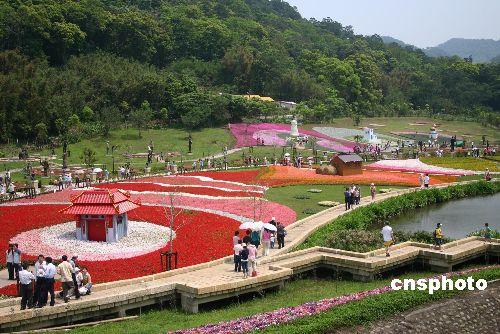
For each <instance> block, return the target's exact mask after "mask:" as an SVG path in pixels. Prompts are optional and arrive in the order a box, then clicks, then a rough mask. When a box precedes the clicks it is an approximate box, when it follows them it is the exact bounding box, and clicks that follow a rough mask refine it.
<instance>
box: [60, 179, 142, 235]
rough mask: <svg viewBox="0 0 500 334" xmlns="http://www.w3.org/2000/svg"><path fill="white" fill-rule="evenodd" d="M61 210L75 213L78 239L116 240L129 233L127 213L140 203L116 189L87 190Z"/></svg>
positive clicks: (71, 213)
mask: <svg viewBox="0 0 500 334" xmlns="http://www.w3.org/2000/svg"><path fill="white" fill-rule="evenodd" d="M71 203H72V204H71V205H70V206H69V207H67V208H65V209H63V210H61V212H62V213H65V214H68V215H75V216H76V238H77V239H78V240H89V241H101V242H104V241H105V242H116V241H118V240H120V239H121V238H122V237H125V236H127V235H128V215H127V212H129V211H132V210H134V209H136V208H138V207H139V206H140V204H139V203H136V202H133V201H132V200H130V194H128V193H125V192H122V191H120V190H117V189H96V190H88V191H84V192H82V193H81V194H79V195H78V196H76V197H74V198H72V199H71Z"/></svg>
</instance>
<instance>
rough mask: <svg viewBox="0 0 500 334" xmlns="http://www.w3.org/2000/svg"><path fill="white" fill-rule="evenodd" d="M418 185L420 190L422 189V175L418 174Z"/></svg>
mask: <svg viewBox="0 0 500 334" xmlns="http://www.w3.org/2000/svg"><path fill="white" fill-rule="evenodd" d="M418 184H419V185H420V189H424V174H422V173H420V174H418Z"/></svg>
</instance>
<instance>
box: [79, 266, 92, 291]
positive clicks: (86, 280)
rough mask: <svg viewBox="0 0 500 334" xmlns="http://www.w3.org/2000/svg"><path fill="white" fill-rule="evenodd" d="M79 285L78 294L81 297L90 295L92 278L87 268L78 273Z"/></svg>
mask: <svg viewBox="0 0 500 334" xmlns="http://www.w3.org/2000/svg"><path fill="white" fill-rule="evenodd" d="M79 275H80V278H81V285H82V287H81V288H80V293H81V294H82V295H90V293H91V292H92V277H91V276H90V274H89V272H88V270H87V268H82V270H81V271H80V274H79Z"/></svg>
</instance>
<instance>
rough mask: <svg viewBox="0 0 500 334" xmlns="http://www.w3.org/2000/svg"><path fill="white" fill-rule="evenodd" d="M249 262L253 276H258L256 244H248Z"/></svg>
mask: <svg viewBox="0 0 500 334" xmlns="http://www.w3.org/2000/svg"><path fill="white" fill-rule="evenodd" d="M248 264H249V266H250V268H251V272H252V276H257V247H255V245H254V244H250V245H249V246H248Z"/></svg>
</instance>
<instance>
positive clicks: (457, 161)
mask: <svg viewBox="0 0 500 334" xmlns="http://www.w3.org/2000/svg"><path fill="white" fill-rule="evenodd" d="M420 160H421V161H422V162H424V163H426V164H429V165H433V166H439V167H447V168H457V169H467V170H474V171H481V172H484V171H485V170H486V168H489V169H490V171H491V172H500V162H495V161H493V160H487V159H482V158H473V157H442V158H437V157H434V158H420Z"/></svg>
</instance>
